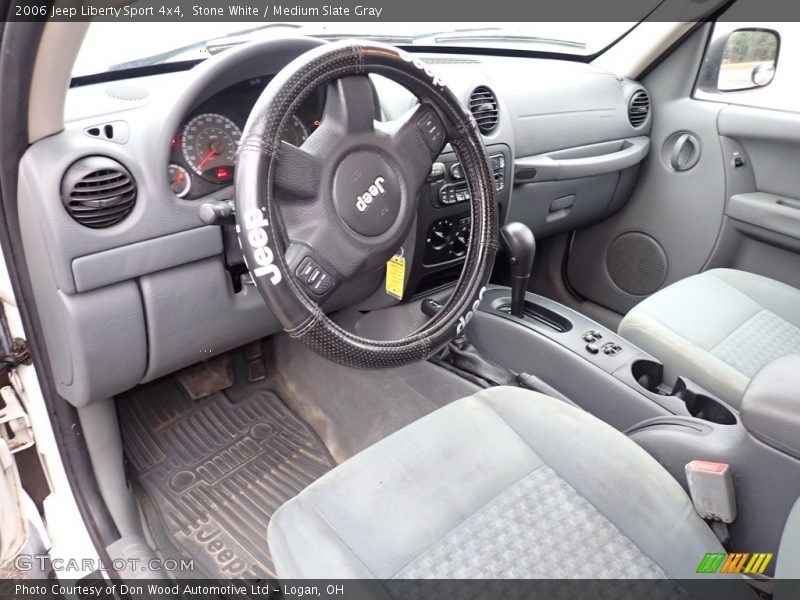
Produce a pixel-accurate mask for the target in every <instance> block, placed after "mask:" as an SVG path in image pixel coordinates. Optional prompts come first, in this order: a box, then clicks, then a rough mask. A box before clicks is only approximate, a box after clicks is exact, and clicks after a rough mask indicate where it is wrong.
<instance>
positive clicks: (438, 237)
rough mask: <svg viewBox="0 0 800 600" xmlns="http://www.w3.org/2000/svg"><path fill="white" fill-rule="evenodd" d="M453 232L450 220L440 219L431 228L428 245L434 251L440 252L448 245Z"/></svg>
mask: <svg viewBox="0 0 800 600" xmlns="http://www.w3.org/2000/svg"><path fill="white" fill-rule="evenodd" d="M452 231H453V222H452V221H451V220H450V219H440V220H438V221H436V223H434V224H433V226H432V227H431V232H430V235H429V236H428V240H427V241H428V243H429V244H430V246H431V248H433V249H434V250H442V249H443V248H445V247H446V246H447V244H449V243H450V234H451V233H452Z"/></svg>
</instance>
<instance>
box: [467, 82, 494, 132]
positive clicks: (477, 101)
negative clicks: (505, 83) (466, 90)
mask: <svg viewBox="0 0 800 600" xmlns="http://www.w3.org/2000/svg"><path fill="white" fill-rule="evenodd" d="M469 112H471V113H472V116H473V117H475V121H477V123H478V129H480V130H481V133H491V132H492V131H494V128H495V127H497V98H495V96H494V92H492V90H490V89H489V88H487V87H484V86H481V87H477V88H475V89H474V90H473V92H472V94H470V97H469Z"/></svg>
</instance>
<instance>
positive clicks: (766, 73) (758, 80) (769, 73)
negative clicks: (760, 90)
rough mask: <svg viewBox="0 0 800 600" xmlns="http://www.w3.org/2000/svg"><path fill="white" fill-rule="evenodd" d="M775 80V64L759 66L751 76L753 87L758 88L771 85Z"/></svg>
mask: <svg viewBox="0 0 800 600" xmlns="http://www.w3.org/2000/svg"><path fill="white" fill-rule="evenodd" d="M774 78H775V65H774V64H767V63H761V64H758V65H756V66H755V68H754V69H753V72H752V73H751V74H750V81H752V82H753V85H755V86H758V87H764V86H765V85H769V84H770V83H771V82H772V80H773V79H774Z"/></svg>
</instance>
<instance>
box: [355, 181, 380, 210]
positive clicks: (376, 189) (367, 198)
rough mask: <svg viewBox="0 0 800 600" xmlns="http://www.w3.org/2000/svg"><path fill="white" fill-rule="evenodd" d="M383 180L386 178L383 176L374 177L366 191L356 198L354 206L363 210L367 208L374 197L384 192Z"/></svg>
mask: <svg viewBox="0 0 800 600" xmlns="http://www.w3.org/2000/svg"><path fill="white" fill-rule="evenodd" d="M384 181H386V180H385V179H384V178H383V177H376V178H375V183H373V184H372V185H371V186H369V188H367V191H366V192H364V193H363V194H361V195H360V196H359V197H358V198H356V208H357V209H358V210H359V211H361V212H365V211H366V210H367V209H368V208H369V205H370V204H372V200H373V199H374V198H377V197H378V196H380V195H381V194H384V193H386V190H384V189H383V182H384Z"/></svg>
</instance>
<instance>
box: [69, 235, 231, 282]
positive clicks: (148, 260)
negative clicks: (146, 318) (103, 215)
mask: <svg viewBox="0 0 800 600" xmlns="http://www.w3.org/2000/svg"><path fill="white" fill-rule="evenodd" d="M218 254H222V234H221V231H220V228H219V227H211V226H209V227H198V228H196V229H189V230H187V231H181V232H178V233H173V234H171V235H165V236H161V237H158V238H154V239H151V240H145V241H143V242H137V243H135V244H128V245H127V246H120V247H118V248H112V249H111V250H105V251H103V252H96V253H94V254H89V255H86V256H81V257H79V258H76V259H75V260H73V261H72V276H73V277H74V278H75V288H76V290H77V291H78V292H88V291H89V290H94V289H97V288H100V287H103V286H106V285H111V284H113V283H119V282H121V281H126V280H128V279H134V278H136V277H141V276H142V275H148V274H150V273H155V272H156V271H163V270H164V269H169V268H171V267H177V266H178V265H182V264H186V263H189V262H194V261H197V260H202V259H204V258H209V257H211V256H216V255H218Z"/></svg>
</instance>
